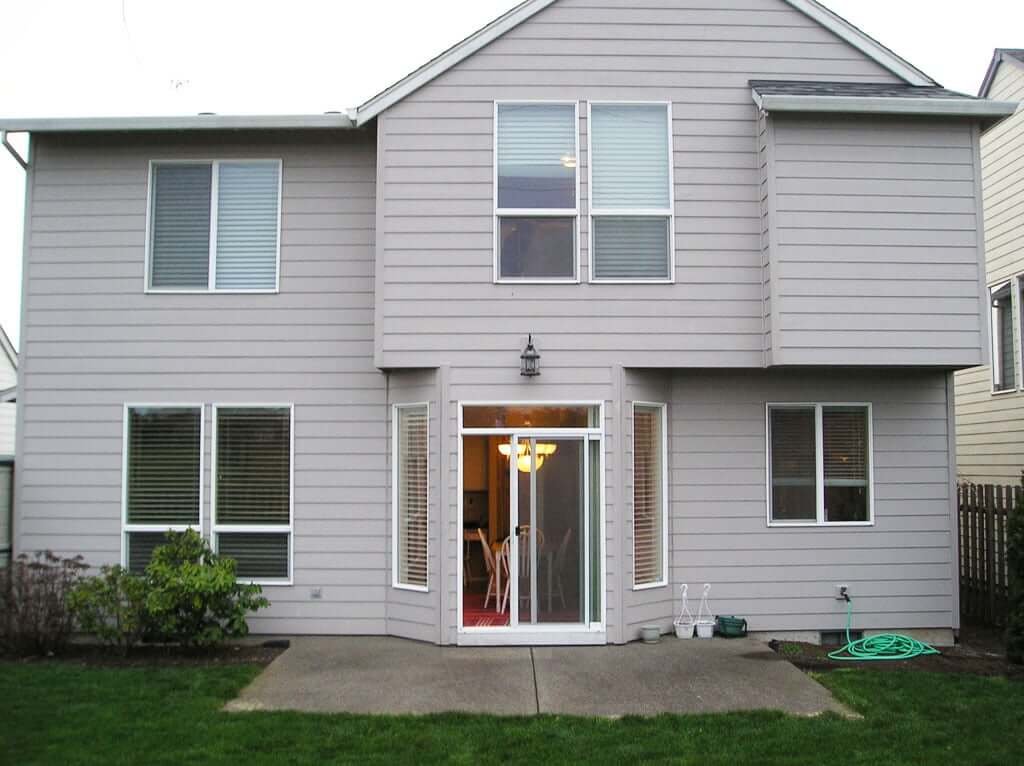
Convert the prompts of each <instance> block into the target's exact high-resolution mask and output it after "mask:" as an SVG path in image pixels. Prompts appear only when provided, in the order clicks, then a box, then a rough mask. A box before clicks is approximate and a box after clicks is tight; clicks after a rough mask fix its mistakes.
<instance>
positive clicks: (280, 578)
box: [213, 404, 294, 584]
mask: <svg viewBox="0 0 1024 766" xmlns="http://www.w3.org/2000/svg"><path fill="white" fill-rule="evenodd" d="M293 412H294V408H293V407H292V405H290V404H283V405H236V404H227V405H214V407H213V537H214V547H215V548H216V550H217V552H218V553H219V554H220V555H222V556H229V557H231V558H233V559H235V560H236V561H237V562H238V569H237V575H238V578H239V579H240V580H246V581H254V582H262V583H267V584H288V583H289V582H291V576H292V519H293V513H292V506H293V498H292V490H293V455H294V428H293Z"/></svg>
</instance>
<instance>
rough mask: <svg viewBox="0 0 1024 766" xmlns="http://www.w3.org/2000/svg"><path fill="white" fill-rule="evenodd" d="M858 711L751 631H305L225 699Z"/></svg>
mask: <svg viewBox="0 0 1024 766" xmlns="http://www.w3.org/2000/svg"><path fill="white" fill-rule="evenodd" d="M766 708H768V709H774V710H783V711H785V712H788V713H794V714H797V715H816V714H818V713H822V712H824V711H827V710H832V711H835V712H838V713H841V714H849V711H848V710H847V709H846V708H844V707H843V706H842V705H840V704H839V703H838V702H837V701H836V700H835V699H834V698H833V697H832V695H831V694H830V693H829V692H828V691H827V690H826V689H825V688H824V687H822V686H821V685H819V684H817V683H816V682H815V681H813V680H812V679H811V678H810V677H808V676H807V675H805V674H804V673H801V672H800V671H799V670H797V669H796V668H795V667H793V666H792V665H791V664H789V663H788V662H786V661H785V660H783V659H781V658H780V657H779V656H778V655H776V654H775V653H774V652H772V651H771V650H770V649H769V648H768V647H767V646H765V645H764V644H762V643H760V642H758V641H754V640H752V639H734V640H725V639H713V640H711V641H698V640H692V641H680V640H679V639H676V638H674V637H665V638H663V639H662V641H661V643H659V644H654V645H645V644H639V643H634V644H628V645H626V646H598V647H537V648H532V649H531V648H528V647H522V648H521V647H508V648H470V647H458V648H456V647H438V646H433V645H431V644H422V643H417V642H414V641H406V640H403V639H399V638H379V637H339V638H296V639H292V643H291V648H290V649H288V650H287V651H286V652H284V653H283V654H282V655H281V656H280V657H278V658H277V659H276V660H274V662H273V663H272V664H271V665H270V666H269V667H268V668H267V669H266V670H265V671H264V672H263V673H262V674H261V675H260V676H259V677H258V678H257V679H256V680H255V681H254V682H253V683H252V684H250V685H249V686H248V687H247V688H246V689H244V690H242V693H241V694H240V695H239V697H238V699H235V700H233V701H231V702H229V703H228V705H227V706H226V709H227V710H230V711H246V710H305V711H316V712H345V713H441V712H450V711H460V712H467V713H492V714H495V715H532V714H536V713H556V714H566V715H591V716H620V715H656V714H658V713H708V712H720V711H727V710H757V709H766Z"/></svg>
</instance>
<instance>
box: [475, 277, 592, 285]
mask: <svg viewBox="0 0 1024 766" xmlns="http://www.w3.org/2000/svg"><path fill="white" fill-rule="evenodd" d="M579 283H580V280H579V279H577V278H576V277H564V278H563V277H559V278H557V279H531V278H524V279H510V278H509V277H502V278H499V279H495V280H494V284H496V285H578V284H579Z"/></svg>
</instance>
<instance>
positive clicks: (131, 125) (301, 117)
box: [0, 113, 356, 133]
mask: <svg viewBox="0 0 1024 766" xmlns="http://www.w3.org/2000/svg"><path fill="white" fill-rule="evenodd" d="M355 127H356V123H355V120H353V119H352V117H351V116H350V115H348V114H342V113H328V114H283V115H220V114H201V115H187V116H178V117H70V118H63V117H62V118H50V117H41V118H14V117H10V118H0V130H6V131H9V132H11V133H18V132H27V133H99V132H106V133H116V132H137V131H162V130H175V131H177V130H189V131H191V130H313V129H315V130H351V129H352V128H355Z"/></svg>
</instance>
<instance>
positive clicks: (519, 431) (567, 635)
mask: <svg viewBox="0 0 1024 766" xmlns="http://www.w3.org/2000/svg"><path fill="white" fill-rule="evenodd" d="M467 406H469V407H475V406H487V407H567V406H576V407H589V408H592V409H593V410H594V411H595V412H596V420H597V425H592V426H589V427H587V428H533V427H530V428H525V427H521V426H510V427H496V428H466V427H464V425H463V408H464V407H467ZM457 413H458V433H457V436H456V438H457V440H458V471H457V473H458V487H457V492H456V495H457V505H458V515H457V518H456V523H457V529H458V537H459V539H460V540H461V530H462V519H463V508H462V502H463V470H464V466H463V452H464V450H463V437H465V436H504V437H508V439H509V444H510V450H511V454H512V455H515V454H516V453H515V444H516V441H517V440H519V439H532V438H535V439H542V438H545V439H564V440H579V441H580V443H581V445H582V446H581V449H582V453H583V464H584V483H583V486H582V487H581V491H582V493H583V497H584V524H585V529H584V532H583V535H582V538H583V541H584V542H583V546H581V547H582V549H583V557H584V561H585V578H584V579H585V582H584V583H583V590H584V601H585V604H584V612H583V616H584V621H583V622H578V623H554V622H552V623H533V624H520V623H519V614H518V611H519V610H518V605H519V602H518V586H519V578H518V570H519V563H518V561H519V556H518V545H519V538H518V536H516V535H513V537H515V542H514V543H513V544H512V545H511V546H510V551H509V572H510V578H509V579H510V588H509V606H508V609H509V624H508V625H502V626H485V627H466V626H464V625H463V613H462V608H463V597H464V594H463V581H462V575H461V573H462V570H463V560H462V559H463V545H462V544H461V542H460V544H459V545H458V568H457V569H456V580H457V583H458V588H457V593H458V599H457V618H456V619H457V625H456V633H457V637H458V641H457V642H458V643H459V644H510V643H530V644H544V643H550V644H565V643H577V644H603V643H605V633H606V625H607V613H608V598H607V595H606V587H605V560H606V546H607V541H606V537H607V533H606V529H607V526H606V525H607V519H606V508H607V496H606V492H605V490H606V487H605V434H604V402H603V401H468V400H467V401H459V402H458V403H457ZM594 443H597V444H598V445H599V447H598V456H597V471H598V474H599V476H600V482H599V483H598V492H599V499H598V503H599V506H600V508H599V509H598V510H599V513H598V514H596V520H597V522H598V524H599V526H600V530H601V534H600V535H599V536H598V540H599V543H600V551H599V555H598V556H597V558H596V562H597V564H598V567H597V569H598V571H596V572H595V571H592V570H593V567H592V566H591V561H592V560H594V559H593V555H592V554H593V551H592V550H591V539H592V537H593V530H592V529H591V528H590V525H591V516H592V508H591V499H590V478H591V477H590V445H592V444H594ZM534 460H535V458H531V467H532V463H533V461H534ZM517 473H518V468H517V466H516V461H515V460H514V459H510V460H509V494H510V498H509V501H510V506H509V514H510V518H509V522H510V524H513V526H514V524H515V522H516V517H517V516H518V512H519V507H518V491H519V487H518V485H519V482H518V476H517V475H516V474H517ZM531 475H532V477H533V479H532V481H531V483H532V482H535V481H536V473H535V472H531ZM534 571H536V567H534ZM594 578H598V580H599V582H600V589H599V592H600V594H601V608H600V621H599V622H598V621H589V622H588V621H587V620H588V618H589V616H590V601H591V588H592V586H593V583H594Z"/></svg>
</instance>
